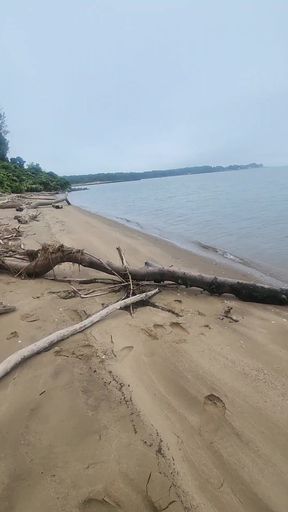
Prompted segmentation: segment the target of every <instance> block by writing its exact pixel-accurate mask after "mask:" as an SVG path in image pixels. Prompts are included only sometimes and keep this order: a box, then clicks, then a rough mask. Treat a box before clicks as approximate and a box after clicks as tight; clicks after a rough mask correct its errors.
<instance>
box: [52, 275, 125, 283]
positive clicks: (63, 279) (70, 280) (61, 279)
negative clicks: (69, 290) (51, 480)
mask: <svg viewBox="0 0 288 512" xmlns="http://www.w3.org/2000/svg"><path fill="white" fill-rule="evenodd" d="M44 279H47V281H58V282H60V283H78V284H94V283H101V284H117V283H118V284H120V283H122V282H123V280H122V281H119V280H118V279H113V278H112V279H111V278H109V277H107V278H105V277H101V278H100V277H92V278H87V279H81V278H77V277H75V278H73V277H57V278H54V277H46V276H44ZM123 284H124V283H123Z"/></svg>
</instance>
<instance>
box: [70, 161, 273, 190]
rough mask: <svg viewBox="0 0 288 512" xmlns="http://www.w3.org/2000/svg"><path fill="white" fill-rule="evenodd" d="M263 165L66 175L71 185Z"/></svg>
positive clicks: (204, 166) (221, 170)
mask: <svg viewBox="0 0 288 512" xmlns="http://www.w3.org/2000/svg"><path fill="white" fill-rule="evenodd" d="M259 167H263V164H256V163H250V164H246V165H238V164H234V165H228V166H226V167H223V166H221V165H217V166H215V167H213V166H211V165H202V166H198V167H183V168H180V169H166V170H156V171H140V172H135V171H132V172H124V171H123V172H119V171H116V172H99V173H93V174H92V173H91V174H75V175H71V176H64V178H66V180H68V181H69V183H70V184H71V185H80V184H82V183H89V184H98V183H116V182H120V181H138V180H149V179H153V178H168V177H171V176H186V175H190V174H204V173H212V172H225V171H239V170H241V169H256V168H259Z"/></svg>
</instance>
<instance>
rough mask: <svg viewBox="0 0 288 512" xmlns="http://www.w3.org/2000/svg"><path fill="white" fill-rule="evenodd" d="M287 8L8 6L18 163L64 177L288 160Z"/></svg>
mask: <svg viewBox="0 0 288 512" xmlns="http://www.w3.org/2000/svg"><path fill="white" fill-rule="evenodd" d="M287 27H288V0H282V1H281V0H201V1H200V0H49V1H39V0H25V1H24V0H6V1H5V0H2V2H1V31H0V44H1V80H0V107H2V108H3V109H4V110H5V112H6V114H7V118H8V123H9V128H10V146H11V150H10V154H11V155H14V156H16V155H21V156H23V158H24V159H26V160H28V161H31V160H33V161H37V162H39V163H40V164H41V165H42V166H43V167H44V168H46V169H47V170H53V171H56V172H59V173H61V174H65V173H71V174H72V173H77V174H78V173H86V172H89V171H90V172H91V171H92V172H93V171H101V170H106V171H109V170H116V169H117V170H144V169H156V168H158V169H159V168H162V169H164V168H173V167H182V166H188V165H194V164H195V165H196V164H230V163H247V162H250V161H257V162H263V163H265V164H271V165H273V164H275V165H281V164H287V163H288V29H287Z"/></svg>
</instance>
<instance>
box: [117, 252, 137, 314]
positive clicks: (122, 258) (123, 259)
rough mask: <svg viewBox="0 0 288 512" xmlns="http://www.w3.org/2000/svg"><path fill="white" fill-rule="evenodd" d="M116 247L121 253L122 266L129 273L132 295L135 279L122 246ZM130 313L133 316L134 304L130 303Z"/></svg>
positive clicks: (130, 294) (130, 293)
mask: <svg viewBox="0 0 288 512" xmlns="http://www.w3.org/2000/svg"><path fill="white" fill-rule="evenodd" d="M116 249H117V252H118V254H119V258H120V261H121V263H122V267H123V268H124V269H125V271H126V273H127V280H128V282H129V297H132V295H133V281H132V278H131V274H130V272H129V268H128V265H127V261H126V258H125V254H124V252H123V251H122V249H121V247H116ZM130 314H131V316H133V306H132V304H131V305H130Z"/></svg>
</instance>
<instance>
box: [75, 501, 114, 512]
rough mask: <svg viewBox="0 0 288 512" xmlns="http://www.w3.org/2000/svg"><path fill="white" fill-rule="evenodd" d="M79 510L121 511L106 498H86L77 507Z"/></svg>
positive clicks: (96, 511)
mask: <svg viewBox="0 0 288 512" xmlns="http://www.w3.org/2000/svg"><path fill="white" fill-rule="evenodd" d="M79 511H80V512H121V508H119V507H117V505H114V504H113V502H112V501H111V500H110V499H108V498H103V499H102V500H99V499H97V498H86V499H85V500H84V501H82V503H81V504H80V507H79Z"/></svg>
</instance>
